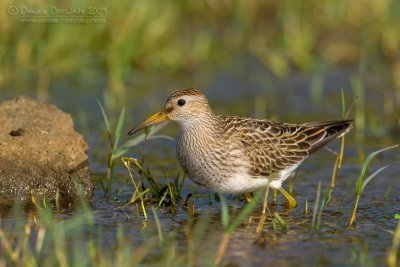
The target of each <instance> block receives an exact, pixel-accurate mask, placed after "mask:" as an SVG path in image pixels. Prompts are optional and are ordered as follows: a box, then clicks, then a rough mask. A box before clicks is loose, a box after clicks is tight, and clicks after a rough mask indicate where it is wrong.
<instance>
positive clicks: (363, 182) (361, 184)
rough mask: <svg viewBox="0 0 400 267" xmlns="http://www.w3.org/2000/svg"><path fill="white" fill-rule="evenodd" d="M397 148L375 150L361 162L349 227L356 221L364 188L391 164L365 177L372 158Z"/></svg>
mask: <svg viewBox="0 0 400 267" xmlns="http://www.w3.org/2000/svg"><path fill="white" fill-rule="evenodd" d="M398 146H399V145H395V146H391V147H387V148H383V149H380V150H377V151H375V152H373V153H371V154H369V155H368V157H367V158H366V160H365V161H364V162H363V164H362V170H361V174H360V176H359V177H358V179H357V182H356V186H355V192H354V193H355V196H356V199H355V201H354V206H353V211H352V213H351V217H350V220H349V224H348V226H349V227H351V226H353V225H354V223H355V221H356V216H357V208H358V203H359V201H360V198H361V194H362V193H363V191H364V189H365V187H366V186H367V184H368V183H369V182H370V181H371V180H372V179H373V178H375V177H376V176H377V175H378V174H379V173H380V172H382V171H383V170H384V169H386V168H387V167H389V166H390V165H391V164H389V165H386V166H383V167H381V168H379V169H378V170H376V171H375V172H373V173H372V174H370V175H369V176H367V175H368V169H369V166H370V164H371V162H372V160H373V158H374V157H375V156H377V155H378V154H380V153H382V152H384V151H386V150H389V149H393V148H396V147H398Z"/></svg>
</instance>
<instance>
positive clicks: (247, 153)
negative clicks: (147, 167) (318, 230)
mask: <svg viewBox="0 0 400 267" xmlns="http://www.w3.org/2000/svg"><path fill="white" fill-rule="evenodd" d="M165 120H171V121H176V122H178V124H179V126H180V131H179V136H178V139H177V146H176V153H177V156H178V161H179V164H180V166H181V167H182V168H183V170H184V171H185V172H186V174H187V175H188V177H189V178H191V179H192V180H193V181H194V182H195V183H196V184H198V185H201V186H204V187H205V188H207V189H208V190H210V191H214V192H221V193H246V192H251V191H254V190H256V189H257V188H259V187H263V186H267V185H269V186H270V187H271V188H273V189H278V190H279V191H280V192H281V193H282V194H283V195H284V196H285V198H286V199H287V201H288V203H289V207H295V206H296V201H295V199H294V198H293V197H292V196H291V195H290V194H289V193H288V192H286V191H285V190H284V189H283V188H282V183H283V182H284V181H285V180H286V179H287V178H288V177H289V176H290V174H291V173H292V172H293V171H294V170H295V169H296V168H297V167H298V166H299V165H300V164H301V163H302V162H303V161H304V160H305V159H306V158H307V157H308V156H309V155H310V154H312V153H314V152H315V151H317V150H319V149H320V148H322V147H324V146H325V145H327V144H328V143H329V142H331V141H332V140H334V139H336V138H339V137H341V136H343V135H344V134H346V133H347V132H348V131H349V130H350V129H351V126H352V121H351V120H340V121H339V120H338V121H326V122H310V123H303V124H292V123H283V122H275V121H271V120H265V119H254V118H248V117H237V116H221V115H215V114H214V113H213V112H212V110H211V108H210V106H209V104H208V101H207V98H206V97H205V96H204V95H203V94H202V93H201V92H200V91H198V90H196V89H193V88H187V89H181V90H178V91H176V92H174V93H173V94H172V95H170V96H169V98H168V99H167V102H166V104H165V105H164V108H163V109H162V110H161V111H160V112H158V113H156V114H154V115H153V116H151V117H149V118H148V119H147V120H145V121H144V122H142V123H141V124H139V125H138V126H136V127H135V128H133V129H132V130H130V131H129V134H130V135H132V134H134V133H135V132H137V131H139V130H140V129H143V128H145V127H147V126H150V125H153V124H157V123H159V122H162V121H165Z"/></svg>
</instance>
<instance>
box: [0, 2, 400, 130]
mask: <svg viewBox="0 0 400 267" xmlns="http://www.w3.org/2000/svg"><path fill="white" fill-rule="evenodd" d="M154 4H155V3H153V2H148V1H145V2H143V1H140V0H135V1H128V0H124V1H119V2H118V3H116V2H101V3H99V2H97V1H93V0H84V1H79V3H78V2H71V3H66V2H65V3H62V5H61V4H60V5H58V4H57V3H54V2H53V1H50V0H44V1H43V0H33V1H24V0H20V1H2V2H1V3H0V10H2V11H4V12H3V14H4V16H3V17H2V18H1V19H0V25H3V27H0V58H1V59H2V60H1V61H0V62H1V63H0V73H1V80H0V81H1V83H0V85H4V86H7V85H17V87H22V86H24V85H26V86H29V87H30V88H33V89H36V92H37V93H38V94H39V95H40V96H43V97H46V96H49V91H48V90H49V87H50V85H51V84H52V82H54V81H58V79H60V78H63V79H64V78H65V77H73V78H77V79H76V80H78V81H79V80H84V81H89V83H91V82H93V81H92V80H94V81H96V80H98V75H99V73H101V74H102V75H103V74H104V75H105V76H106V83H107V92H106V95H107V96H109V103H110V106H114V107H115V106H117V104H116V103H117V101H118V100H123V99H124V97H125V96H126V94H127V92H128V91H129V90H131V89H132V88H131V85H130V82H129V79H128V77H131V76H133V75H136V76H137V77H140V74H141V73H147V72H149V71H154V70H156V71H158V70H162V72H168V73H172V74H174V73H175V74H182V73H186V74H187V73H191V72H193V71H196V70H197V69H198V68H204V66H206V68H207V69H215V68H217V69H221V68H222V69H226V68H227V65H229V64H231V63H232V62H231V61H230V60H231V59H232V58H234V55H243V54H247V55H251V56H252V57H253V58H255V59H256V60H258V61H259V62H261V63H262V64H264V65H265V66H266V68H267V69H269V70H270V71H271V72H272V74H273V75H275V76H278V77H285V76H287V75H289V74H290V73H291V72H292V71H293V69H295V70H299V71H300V72H308V73H310V72H319V71H320V70H321V69H329V68H330V67H331V66H345V67H347V66H358V65H363V67H362V69H361V70H362V71H360V73H359V75H358V76H357V77H355V79H354V83H353V86H354V88H355V90H356V91H357V92H358V93H360V92H361V91H362V90H361V91H360V90H359V88H360V87H359V83H358V80H363V79H364V78H365V77H366V76H367V73H366V72H365V71H366V70H367V71H371V72H374V73H377V74H378V75H379V74H380V73H381V72H387V73H389V74H390V75H388V78H385V79H387V80H385V81H384V82H385V83H386V82H388V84H392V85H393V86H385V89H384V91H385V95H388V96H390V95H391V94H393V95H394V96H395V97H393V98H390V97H387V100H386V101H388V102H390V103H388V104H387V105H386V106H394V107H395V108H394V109H392V111H391V114H388V115H390V116H392V117H393V116H395V115H396V114H397V113H396V112H397V111H398V104H397V103H398V101H397V102H396V99H397V100H398V99H399V96H400V90H399V82H398V81H397V80H390V79H392V78H391V77H397V76H398V75H397V74H398V68H397V67H396V66H397V65H396V64H395V63H394V62H396V55H397V54H396V51H397V49H396V44H397V43H398V41H399V40H400V32H399V31H397V28H396V27H395V25H399V24H400V17H399V16H397V14H398V13H399V10H400V3H399V2H398V1H396V0H389V1H371V2H368V3H366V4H365V5H363V8H359V2H358V1H340V2H336V1H328V2H321V1H317V0H311V1H307V2H302V3H301V4H300V3H295V4H293V3H292V2H291V1H289V0H284V1H280V2H279V3H276V2H275V1H262V0H256V1H251V3H247V2H245V3H243V2H242V1H228V2H224V3H219V4H218V5H214V4H212V3H211V2H207V1H206V2H199V3H192V2H190V3H182V2H180V1H177V2H157V6H158V8H157V9H155V8H153V7H154V6H153V5H154ZM11 5H15V6H17V7H22V6H26V7H32V8H44V9H47V8H51V7H52V6H54V5H56V7H63V8H69V7H71V8H81V9H87V8H88V7H90V6H100V7H102V8H103V7H104V8H105V9H106V14H105V23H98V24H88V25H76V24H72V23H71V24H69V23H67V24H51V23H47V24H34V23H28V24H23V23H20V22H19V17H18V16H12V15H9V14H8V13H7V10H8V9H9V7H10V6H11ZM70 36H74V38H70ZM182 36H184V37H185V38H182ZM77 40H79V42H77ZM321 79H323V78H322V76H321V75H320V73H318V74H317V75H316V78H315V79H314V82H313V86H312V87H313V90H312V92H313V93H312V98H313V99H314V100H315V101H318V99H320V98H321V96H322V95H323V93H322V92H321V91H322V90H323V89H322V86H321V84H322V81H321ZM18 85H19V86H18ZM357 88H358V89H357ZM382 89H383V88H382ZM386 92H389V93H386ZM362 101H364V100H363V99H362V100H361V101H360V104H359V106H358V107H357V110H360V111H359V112H357V113H358V115H357V116H358V117H359V119H360V125H362V123H363V121H364V119H363V117H362V114H363V113H362V112H363V111H362V110H363V107H362ZM111 102H112V103H113V104H112V103H111ZM107 106H108V105H107ZM110 106H108V107H110ZM386 110H388V111H390V110H391V109H390V108H388V109H386Z"/></svg>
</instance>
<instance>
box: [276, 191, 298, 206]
mask: <svg viewBox="0 0 400 267" xmlns="http://www.w3.org/2000/svg"><path fill="white" fill-rule="evenodd" d="M279 191H280V192H281V193H282V195H283V196H284V197H285V198H286V200H287V201H288V203H289V208H291V209H292V208H294V207H296V206H297V203H296V200H295V199H294V198H293V197H292V196H291V195H290V194H289V193H288V192H286V190H285V189H283V188H282V187H280V188H279Z"/></svg>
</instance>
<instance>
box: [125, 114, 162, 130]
mask: <svg viewBox="0 0 400 267" xmlns="http://www.w3.org/2000/svg"><path fill="white" fill-rule="evenodd" d="M168 119H169V117H168V114H166V113H164V112H163V111H160V112H158V113H156V114H154V115H152V116H150V118H148V119H147V120H145V121H144V122H142V123H141V124H139V125H138V126H136V127H135V128H133V129H132V130H130V131H129V132H128V134H129V135H132V134H134V133H136V132H137V131H139V130H141V129H143V128H146V127H148V126H151V125H154V124H157V123H160V122H163V121H165V120H168Z"/></svg>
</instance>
